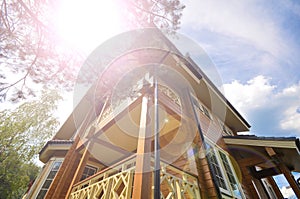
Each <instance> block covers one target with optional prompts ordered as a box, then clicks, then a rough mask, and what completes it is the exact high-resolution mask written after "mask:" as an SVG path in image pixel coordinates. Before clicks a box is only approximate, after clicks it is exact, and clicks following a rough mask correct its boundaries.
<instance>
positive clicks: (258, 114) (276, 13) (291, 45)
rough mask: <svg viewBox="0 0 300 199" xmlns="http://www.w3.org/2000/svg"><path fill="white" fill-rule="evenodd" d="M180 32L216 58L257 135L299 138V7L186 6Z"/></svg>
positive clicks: (258, 0) (228, 92)
mask: <svg viewBox="0 0 300 199" xmlns="http://www.w3.org/2000/svg"><path fill="white" fill-rule="evenodd" d="M185 5H186V8H185V10H184V12H183V18H182V25H181V30H180V31H179V32H180V33H182V34H184V35H186V36H187V37H190V38H191V39H193V40H195V41H196V42H197V43H198V44H199V45H200V46H201V47H202V48H203V49H204V50H205V51H206V53H207V54H208V55H209V56H210V58H211V59H212V61H213V63H214V65H215V67H216V69H217V71H218V73H219V75H220V77H221V80H222V84H223V89H224V93H225V96H226V97H227V98H228V99H229V101H230V102H231V103H232V104H233V105H234V106H235V107H236V108H237V110H238V111H239V112H241V113H242V115H243V116H244V117H245V118H246V119H247V120H248V122H249V123H250V124H251V126H252V127H251V131H250V133H251V134H255V135H258V136H296V137H300V71H299V70H298V68H299V67H300V53H299V52H300V39H299V36H298V35H300V3H299V2H297V1H267V0H243V1H239V0H233V1H230V3H228V1H216V0H212V1H185Z"/></svg>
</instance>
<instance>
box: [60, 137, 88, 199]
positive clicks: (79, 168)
mask: <svg viewBox="0 0 300 199" xmlns="http://www.w3.org/2000/svg"><path fill="white" fill-rule="evenodd" d="M92 146H93V143H92V142H89V143H88V145H87V146H86V147H85V150H84V152H83V154H82V157H81V159H80V162H79V164H78V166H77V169H76V171H75V174H74V175H73V177H72V181H71V183H70V186H69V189H68V192H67V194H66V198H65V199H68V198H69V195H70V193H71V191H72V188H73V185H74V184H76V183H77V182H79V180H80V178H81V176H82V173H83V171H84V167H85V166H86V163H87V161H88V159H89V157H90V155H91V154H90V152H89V149H90V148H91V147H92Z"/></svg>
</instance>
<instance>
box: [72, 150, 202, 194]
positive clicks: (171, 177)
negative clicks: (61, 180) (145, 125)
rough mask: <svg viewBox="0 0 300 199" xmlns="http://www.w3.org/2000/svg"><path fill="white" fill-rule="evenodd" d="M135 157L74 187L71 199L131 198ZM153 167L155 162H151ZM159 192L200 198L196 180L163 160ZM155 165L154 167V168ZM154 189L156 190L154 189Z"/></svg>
mask: <svg viewBox="0 0 300 199" xmlns="http://www.w3.org/2000/svg"><path fill="white" fill-rule="evenodd" d="M135 162H136V156H135V155H133V156H130V157H129V158H127V159H126V160H124V161H121V162H119V163H117V164H115V165H114V166H113V167H109V168H107V169H105V170H102V171H100V172H99V173H97V174H95V175H93V176H91V177H89V178H87V179H85V180H83V181H81V182H79V183H77V184H75V185H74V186H73V188H72V191H71V194H70V196H69V199H86V198H100V199H104V198H121V199H127V198H132V191H133V181H134V172H135ZM152 164H153V165H154V161H153V160H152ZM160 164H161V170H160V183H161V184H160V191H161V198H162V199H167V198H168V199H169V198H200V190H199V186H198V180H197V177H196V176H195V175H193V174H191V173H188V172H185V171H182V170H180V169H178V168H175V167H174V166H171V165H168V164H166V163H164V162H162V161H161V163H160ZM153 165H152V166H153ZM153 188H154V187H153Z"/></svg>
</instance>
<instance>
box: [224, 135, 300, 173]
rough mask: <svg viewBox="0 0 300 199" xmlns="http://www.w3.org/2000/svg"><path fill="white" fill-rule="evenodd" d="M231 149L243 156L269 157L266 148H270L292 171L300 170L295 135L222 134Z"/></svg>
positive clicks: (299, 154) (299, 148)
mask: <svg viewBox="0 0 300 199" xmlns="http://www.w3.org/2000/svg"><path fill="white" fill-rule="evenodd" d="M223 138H224V142H225V143H226V144H227V146H228V148H229V149H230V150H231V151H238V152H239V154H240V155H242V156H243V157H250V156H253V155H261V156H264V157H268V158H269V159H270V158H271V157H270V156H269V154H268V152H267V150H266V148H272V149H273V150H274V152H275V154H277V155H279V156H280V158H281V159H282V161H283V162H284V164H285V165H286V166H288V167H289V168H293V170H294V171H300V141H299V138H296V137H258V136H254V135H239V136H224V137H223Z"/></svg>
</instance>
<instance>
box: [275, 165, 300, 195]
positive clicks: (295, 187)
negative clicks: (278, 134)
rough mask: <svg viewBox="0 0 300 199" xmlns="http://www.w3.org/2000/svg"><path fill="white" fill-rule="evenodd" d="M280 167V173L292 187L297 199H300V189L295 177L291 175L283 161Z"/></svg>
mask: <svg viewBox="0 0 300 199" xmlns="http://www.w3.org/2000/svg"><path fill="white" fill-rule="evenodd" d="M279 161H280V160H279ZM278 167H279V169H280V171H281V172H282V173H283V175H284V177H285V178H286V179H287V181H288V183H289V184H290V186H291V187H292V189H293V191H294V193H295V195H296V196H297V198H300V187H299V186H298V184H297V182H296V180H295V179H294V176H293V175H292V174H291V171H290V170H289V169H288V168H287V167H286V166H285V165H284V164H283V163H282V162H281V161H280V163H279V165H278Z"/></svg>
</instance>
